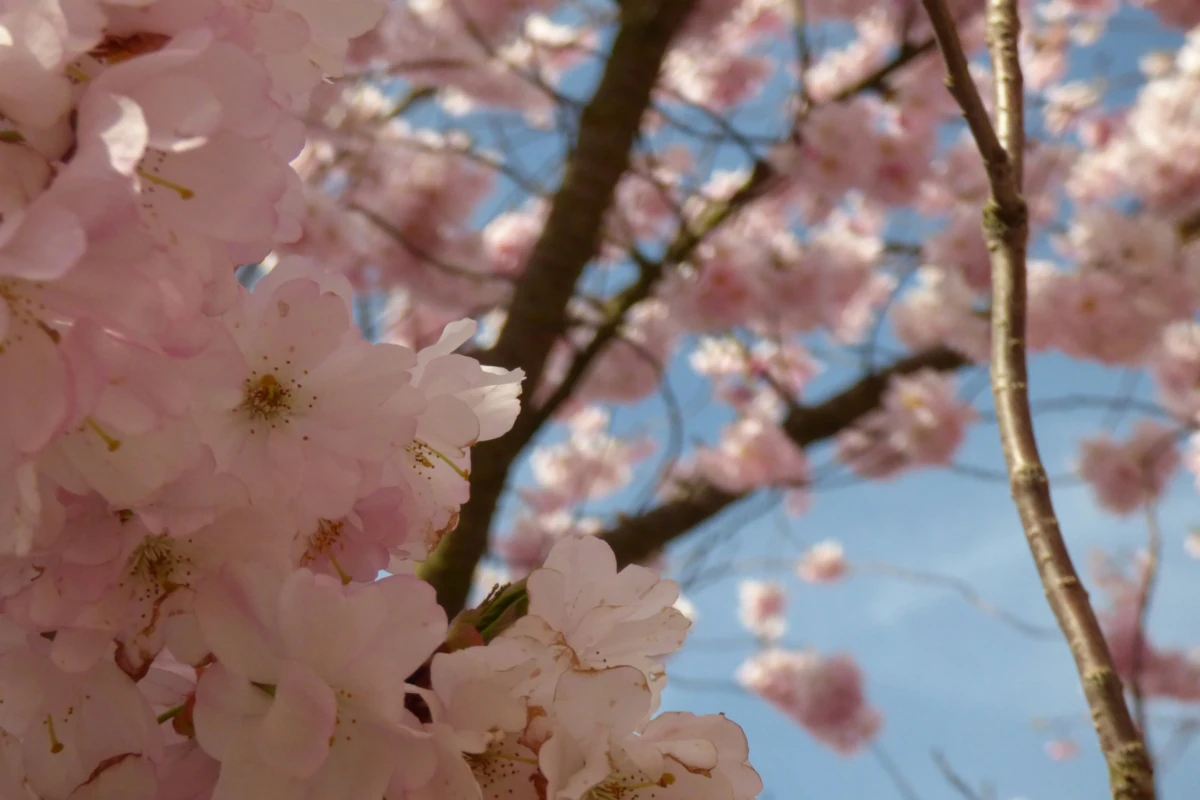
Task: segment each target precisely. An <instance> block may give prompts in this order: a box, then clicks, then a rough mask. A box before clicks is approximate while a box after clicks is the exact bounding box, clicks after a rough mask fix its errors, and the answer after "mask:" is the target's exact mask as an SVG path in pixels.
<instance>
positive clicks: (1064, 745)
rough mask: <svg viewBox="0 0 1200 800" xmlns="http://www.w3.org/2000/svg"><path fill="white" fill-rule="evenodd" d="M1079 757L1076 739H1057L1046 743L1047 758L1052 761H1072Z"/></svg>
mask: <svg viewBox="0 0 1200 800" xmlns="http://www.w3.org/2000/svg"><path fill="white" fill-rule="evenodd" d="M1077 755H1079V745H1078V744H1077V743H1076V741H1075V740H1074V739H1055V740H1054V741H1051V742H1046V756H1047V757H1049V759H1050V760H1051V761H1070V760H1071V759H1072V758H1074V757H1075V756H1077Z"/></svg>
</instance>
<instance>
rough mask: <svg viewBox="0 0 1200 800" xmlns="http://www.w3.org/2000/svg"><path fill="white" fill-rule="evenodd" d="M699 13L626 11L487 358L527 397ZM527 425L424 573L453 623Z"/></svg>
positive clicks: (485, 456)
mask: <svg viewBox="0 0 1200 800" xmlns="http://www.w3.org/2000/svg"><path fill="white" fill-rule="evenodd" d="M694 5H695V0H654V1H653V2H652V1H651V0H641V1H640V2H632V0H631V2H627V3H624V4H623V6H622V8H621V21H620V25H619V28H618V30H617V35H616V38H615V39H614V40H613V44H612V50H611V52H610V55H609V58H608V62H607V65H606V66H605V69H604V74H603V76H602V77H601V79H600V83H599V85H598V86H597V87H596V91H595V93H594V94H593V95H592V99H591V101H590V102H589V103H588V104H587V106H586V107H585V108H584V109H583V111H582V113H581V114H580V118H579V135H578V138H577V140H576V144H575V148H574V150H573V151H572V152H571V153H570V155H569V156H568V157H567V163H566V168H565V171H564V174H563V180H562V185H561V186H560V187H559V189H558V191H557V193H555V195H554V198H553V199H552V200H551V203H550V210H549V214H548V215H547V218H546V224H545V227H544V228H543V229H542V234H541V236H540V237H539V238H538V241H537V243H536V244H535V245H534V247H533V250H532V251H531V252H530V255H529V259H528V261H527V263H526V266H525V271H524V273H523V274H522V276H521V279H520V281H519V282H518V283H517V286H516V289H515V291H514V293H513V299H512V303H511V304H510V305H509V309H508V319H507V321H506V322H505V324H504V327H503V329H502V330H501V331H500V335H499V338H498V339H497V341H496V344H495V346H494V347H493V348H492V349H491V350H490V351H489V352H487V353H485V354H483V355H482V356H481V358H482V360H484V362H485V363H488V364H491V365H495V366H499V367H504V368H507V369H518V368H519V369H522V370H524V372H525V385H524V392H525V397H526V398H529V397H532V396H533V394H534V393H535V391H536V389H537V386H538V383H539V382H540V381H541V377H542V373H543V371H544V369H545V366H546V359H547V356H548V355H549V354H550V349H551V347H553V345H554V343H555V342H556V341H557V340H558V338H559V337H560V336H561V335H562V333H563V331H564V330H565V329H566V326H567V323H568V317H567V306H568V303H569V301H570V299H571V296H572V294H574V292H575V285H576V283H577V282H578V281H579V278H580V276H581V275H582V274H583V271H584V268H585V267H586V266H587V264H588V262H589V261H591V259H592V257H593V256H594V255H595V253H596V251H597V249H598V247H599V243H600V233H601V230H602V229H603V225H604V218H605V215H606V214H607V213H608V210H609V208H610V207H611V206H612V202H613V196H614V193H615V191H616V187H617V182H618V181H619V180H620V178H621V176H622V175H623V174H624V173H625V171H626V170H627V169H628V168H629V162H630V152H631V150H632V148H633V143H634V141H635V139H636V137H637V135H638V131H639V129H640V127H641V121H642V115H643V114H644V113H645V111H646V109H647V107H648V106H649V105H650V98H651V93H652V92H653V89H654V85H655V84H656V83H657V82H658V76H659V72H660V70H661V68H662V64H663V60H664V59H665V58H666V55H667V51H668V48H669V47H670V44H671V41H672V39H673V38H674V36H675V34H676V32H678V30H679V29H680V28H681V27H682V25H683V22H684V20H685V19H686V18H687V15H688V12H690V11H691V9H692V7H693V6H694ZM527 408H529V409H530V411H526V410H524V409H523V410H522V414H521V417H524V418H525V419H526V420H527V419H528V418H529V414H530V413H532V406H527ZM521 417H518V420H517V424H516V429H515V430H513V431H512V432H510V433H509V434H508V435H507V436H504V437H501V438H500V439H497V440H494V441H490V442H483V443H481V444H480V445H478V446H477V447H476V448H475V450H474V453H473V456H472V466H473V469H474V471H473V474H472V476H471V497H470V500H468V501H467V503H466V504H465V505H464V506H463V508H462V511H461V516H460V519H459V524H458V527H457V528H456V529H455V530H454V531H453V532H451V533H450V534H449V535H447V536H445V537H444V538H443V539H442V542H441V544H440V545H439V547H438V548H437V549H436V550H435V551H434V552H433V553H432V554H431V555H430V557H429V559H428V560H427V561H426V562H425V563H424V564H423V565H422V566H421V569H420V574H421V577H422V578H424V579H425V580H427V581H429V582H430V583H431V584H433V586H434V587H436V589H437V593H438V602H439V603H441V605H442V606H443V608H445V609H446V613H447V614H450V615H454V614H456V613H457V612H458V611H459V610H461V609H462V607H463V605H464V604H465V603H466V600H467V595H468V594H469V592H470V590H471V579H472V576H473V575H474V573H475V565H476V564H478V563H479V559H480V558H482V557H483V554H484V553H485V552H486V551H487V546H488V531H489V528H490V527H491V522H492V518H493V516H494V514H495V511H496V506H497V504H498V502H499V499H500V495H501V494H502V493H503V491H504V486H505V483H506V482H507V480H508V472H509V468H510V466H511V465H512V463H513V461H514V460H515V459H516V457H517V456H518V455H519V454H520V452H521V450H522V449H523V448H524V446H525V445H526V444H527V443H528V441H529V438H531V437H532V434H533V432H536V428H533V429H532V430H531V429H530V427H529V425H528V423H527V422H526V421H523V420H522V419H521Z"/></svg>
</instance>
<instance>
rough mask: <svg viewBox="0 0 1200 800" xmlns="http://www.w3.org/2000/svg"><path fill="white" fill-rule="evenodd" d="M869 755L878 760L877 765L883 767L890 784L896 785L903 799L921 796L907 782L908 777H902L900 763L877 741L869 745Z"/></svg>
mask: <svg viewBox="0 0 1200 800" xmlns="http://www.w3.org/2000/svg"><path fill="white" fill-rule="evenodd" d="M871 755H873V756H875V760H876V761H878V762H879V766H881V767H883V771H884V772H886V773H887V776H888V777H889V778H890V779H891V781H892V785H893V786H895V787H896V791H897V792H899V793H900V796H901V797H903V798H904V800H921V796H920V795H919V794H917V791H916V789H914V788H913V786H912V784H911V783H909V781H908V778H906V777H904V773H903V772H901V771H900V765H899V764H897V763H896V762H895V760H894V759H893V758H892V757H891V756H889V755H888V754H887V751H886V750H884V749H883V746H882V745H881V744H879V742H875V743H873V744H872V745H871Z"/></svg>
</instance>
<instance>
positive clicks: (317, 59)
mask: <svg viewBox="0 0 1200 800" xmlns="http://www.w3.org/2000/svg"><path fill="white" fill-rule="evenodd" d="M384 6H385V3H384V2H383V0H338V2H333V0H281V1H280V0H277V2H274V3H271V2H266V3H264V2H257V1H252V0H138V1H136V2H105V1H104V0H71V1H70V2H67V0H61V2H60V0H12V2H8V3H4V4H2V5H0V33H2V34H3V39H4V46H3V47H2V48H0V61H2V62H3V64H4V66H5V69H4V70H0V171H2V173H3V175H4V176H5V180H4V181H3V183H4V186H3V187H2V188H0V410H2V411H3V413H0V602H2V604H3V605H2V608H3V614H2V615H0V744H2V745H3V748H4V759H3V767H2V768H0V796H3V797H5V798H9V797H11V798H30V800H68V798H69V799H70V800H109V799H110V798H111V799H112V800H181V799H182V798H188V799H189V800H193V799H194V800H202V799H203V798H209V797H214V798H221V799H222V800H243V799H245V800H251V798H253V800H271V799H272V798H278V799H279V800H284V799H285V798H286V799H287V800H333V799H334V798H344V797H355V798H363V799H364V800H370V799H371V798H374V799H375V800H380V799H381V798H384V797H387V798H388V800H405V799H406V798H439V799H445V798H456V799H457V798H463V799H470V798H480V799H482V798H484V797H497V796H504V797H528V798H531V799H532V798H535V797H542V798H545V797H548V796H549V797H554V798H565V800H578V799H579V798H582V797H584V796H596V795H597V793H601V794H603V793H604V792H608V793H609V794H612V793H614V792H619V793H621V794H622V796H627V797H646V796H651V795H649V794H646V793H645V791H644V790H647V789H648V787H653V789H654V792H655V794H653V796H655V797H659V798H668V797H688V798H695V797H705V798H708V797H711V798H721V799H722V800H741V799H742V798H746V800H749V798H753V797H755V796H756V795H757V793H758V791H759V789H760V788H761V784H760V782H759V781H758V777H757V775H756V774H755V773H754V771H753V770H752V769H751V768H750V767H749V766H747V765H746V755H747V754H746V742H745V738H744V737H743V736H742V734H741V731H740V729H739V728H738V727H737V726H736V725H734V724H733V723H732V722H729V721H727V720H725V719H724V718H723V717H693V716H691V715H681V714H664V715H661V716H659V717H657V718H653V719H652V714H653V712H654V711H655V710H657V707H658V697H659V694H660V692H661V686H662V683H663V675H662V670H661V667H660V666H659V662H658V661H657V660H656V659H658V658H660V657H662V656H664V655H665V654H667V653H669V652H671V651H672V650H674V649H676V648H678V647H679V645H680V644H681V643H682V640H683V636H684V633H685V632H686V630H687V627H688V624H689V623H688V622H687V620H686V618H684V617H683V615H682V614H681V613H680V612H678V611H676V610H675V609H674V608H673V604H674V603H675V602H676V600H677V596H678V590H677V588H676V587H675V586H674V584H673V583H671V582H669V581H661V580H659V578H658V576H657V574H656V573H654V572H652V571H650V570H647V569H643V568H629V569H626V570H624V571H621V572H618V571H617V568H616V563H615V559H614V558H613V555H612V553H611V552H610V551H609V550H608V548H607V546H606V545H604V544H603V543H602V542H601V541H600V540H599V539H595V538H588V539H576V538H570V537H568V538H566V539H565V540H564V541H563V542H561V543H560V544H559V545H558V546H557V547H556V548H555V549H554V550H553V551H551V552H550V553H549V554H548V559H547V562H546V566H545V568H543V569H540V570H537V571H536V572H534V573H533V574H531V575H530V577H529V579H528V585H527V588H525V589H521V588H515V589H510V590H509V591H508V592H507V593H501V594H499V595H497V596H496V597H493V598H491V599H490V600H489V603H488V604H486V605H485V607H484V608H483V609H482V610H480V611H477V612H474V616H471V615H468V616H467V617H464V618H461V619H459V620H456V621H455V623H454V624H453V625H451V624H449V623H448V621H447V619H446V615H445V613H444V612H443V610H442V609H441V607H440V606H439V605H438V603H437V601H436V598H435V592H434V589H433V587H432V586H431V585H429V584H427V583H425V582H424V581H422V580H420V579H419V578H418V577H416V576H415V573H416V562H419V561H421V560H423V559H425V558H426V557H427V556H428V555H429V553H430V552H431V550H432V549H433V548H434V547H435V546H436V545H437V543H438V541H439V539H440V538H441V537H442V536H443V535H444V534H445V533H446V532H447V531H449V530H451V529H453V528H454V527H455V525H456V523H457V519H458V512H459V508H460V506H461V505H462V504H463V502H464V501H465V500H466V499H467V494H468V488H469V483H468V477H469V472H470V466H471V465H470V459H471V455H470V449H471V447H472V446H473V445H474V444H475V443H477V442H480V441H486V440H489V439H493V438H495V437H498V436H500V435H502V434H504V433H505V432H506V431H507V430H508V429H509V428H510V427H511V426H512V424H513V422H514V420H515V418H516V415H517V411H518V401H517V399H518V396H519V392H520V385H521V379H522V375H521V373H520V372H519V371H505V370H501V369H495V368H490V367H485V366H482V365H481V364H480V363H478V362H477V361H475V360H474V359H472V358H469V357H467V356H464V355H460V354H458V353H456V352H455V351H456V350H458V349H459V348H460V347H461V346H462V345H464V344H465V343H466V342H467V341H469V340H470V339H471V338H472V337H473V336H474V335H475V333H476V330H475V323H473V322H470V321H464V322H453V323H451V324H449V325H445V323H444V321H443V322H442V323H441V325H439V327H442V326H444V331H443V332H442V333H441V335H440V338H437V339H436V341H434V342H433V343H432V344H429V345H428V346H426V347H413V348H410V347H406V346H403V345H400V344H396V343H371V342H370V341H368V340H367V339H366V338H364V336H363V334H362V333H361V332H360V330H359V328H358V327H357V325H356V324H355V313H354V309H353V306H352V300H353V297H352V289H351V285H350V283H349V281H348V280H347V279H346V278H345V277H342V276H340V275H336V274H334V273H333V272H331V271H330V270H329V269H328V266H329V265H325V264H321V263H318V262H316V261H314V260H311V259H308V258H304V257H301V256H298V255H284V256H283V257H279V255H278V254H279V253H281V252H286V245H288V243H290V242H295V241H297V240H298V239H300V238H301V237H302V235H303V234H304V233H305V231H304V229H303V227H302V226H301V223H300V220H301V218H302V216H303V215H304V212H305V198H304V196H303V193H302V190H301V182H300V179H299V177H298V175H297V173H296V172H295V171H294V170H293V168H292V166H291V164H290V162H291V161H292V160H293V159H295V158H296V157H297V156H298V155H299V154H300V152H301V149H302V147H303V145H304V139H305V135H304V128H303V124H302V123H301V121H300V117H299V115H300V114H301V113H303V112H305V111H306V109H308V108H309V107H310V104H311V102H312V95H313V92H314V90H315V89H317V88H318V87H319V86H320V84H321V81H322V78H323V76H326V75H333V74H337V73H338V71H339V70H340V69H341V65H342V61H343V57H344V56H345V54H346V53H347V50H348V47H349V42H350V40H351V39H352V38H354V37H358V36H360V35H362V34H364V33H366V32H367V31H369V30H370V29H371V28H372V26H373V25H375V24H376V23H377V22H378V21H379V19H380V18H381V16H382V15H383V13H384V10H385V7H384ZM268 256H270V257H269V258H268ZM259 262H263V263H264V264H268V265H271V266H270V268H269V269H267V270H266V274H265V277H262V278H261V279H260V280H259V281H258V282H257V284H256V285H255V287H254V289H253V291H249V290H247V289H245V288H243V286H242V284H240V283H239V282H238V280H237V279H236V272H237V270H238V268H239V266H241V265H247V264H258V263H259ZM338 268H341V265H338ZM547 469H551V468H550V467H547ZM384 571H386V572H387V573H390V574H389V575H387V577H384V578H383V579H379V575H380V573H381V572H384ZM514 597H519V598H520V602H519V603H513V602H511V601H512V600H513V598H514ZM502 601H503V602H502ZM525 602H527V603H528V610H529V612H530V613H529V615H528V616H524V617H520V618H519V619H517V617H518V616H519V614H518V612H519V611H520V610H522V604H524V603H525ZM500 605H504V608H503V609H500V610H501V611H503V612H504V613H498V612H497V609H498V608H499V606H500ZM502 631H503V634H502V635H500V634H501V632H502ZM485 642H490V644H488V645H486V646H484V645H485ZM435 653H436V654H437V655H435ZM481 701H482V702H481ZM518 753H519V754H518ZM525 753H529V754H532V755H531V756H530V757H529V758H527V757H526V755H524V754H525ZM514 754H517V755H514ZM501 786H503V788H499V787H501ZM498 793H500V794H498Z"/></svg>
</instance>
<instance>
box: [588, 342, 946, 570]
mask: <svg viewBox="0 0 1200 800" xmlns="http://www.w3.org/2000/svg"><path fill="white" fill-rule="evenodd" d="M968 363H969V362H968V361H967V359H966V358H964V357H963V356H961V355H959V354H958V353H955V352H954V351H953V350H950V349H948V348H943V347H936V348H933V349H931V350H926V351H924V352H921V353H916V354H914V355H911V356H908V357H907V358H903V359H901V360H900V361H897V362H895V363H894V364H892V365H891V366H890V367H888V368H887V369H884V370H881V371H879V372H876V373H874V374H872V375H868V376H866V377H864V378H862V379H860V380H859V381H858V382H857V383H855V384H853V385H852V386H850V387H848V388H846V389H844V390H843V391H841V392H839V393H837V394H836V395H834V396H832V397H830V398H828V399H827V400H825V401H824V402H822V403H820V404H818V405H815V406H797V407H796V408H795V409H794V410H793V411H792V412H791V413H789V414H788V415H787V417H786V418H785V419H784V421H783V429H784V431H785V432H786V433H787V434H788V436H789V438H791V440H792V441H793V442H794V443H795V445H796V446H797V447H800V448H805V447H808V446H810V445H813V444H816V443H817V442H821V441H824V440H826V439H830V438H832V437H833V436H836V435H837V434H838V433H840V432H841V431H843V430H845V429H846V428H848V427H850V426H851V425H853V424H854V423H855V422H857V421H858V420H859V419H861V418H862V417H864V416H866V415H867V414H868V413H870V412H871V411H872V410H874V409H875V408H877V407H878V406H879V402H880V399H881V398H882V397H883V393H884V392H885V391H886V390H887V387H888V383H889V382H890V381H891V379H892V377H893V376H897V375H908V374H911V373H914V372H918V371H920V370H922V369H936V370H940V371H943V372H946V371H950V370H954V369H958V368H959V367H962V366H965V365H966V364H968ZM744 497H746V495H744V494H735V493H732V492H726V491H723V490H721V489H718V488H717V487H715V486H713V485H712V484H709V483H706V482H702V481H701V482H697V483H694V484H692V485H690V486H688V487H686V489H685V490H684V494H683V495H682V496H681V497H678V498H676V499H674V500H671V501H669V502H667V503H664V504H663V505H660V506H658V507H657V508H653V509H651V510H649V511H647V512H646V513H644V514H639V515H638V516H635V517H624V518H621V519H619V520H618V523H617V525H616V526H615V527H613V528H611V529H609V530H608V531H606V532H605V533H603V534H602V536H603V537H604V539H605V541H607V542H608V544H609V545H610V546H611V547H612V549H613V551H614V552H615V553H616V555H617V562H618V563H619V564H621V565H625V564H633V563H639V562H644V561H647V560H649V559H650V558H651V557H652V556H653V555H655V554H656V553H658V552H660V551H661V550H662V549H663V548H664V547H666V545H667V544H669V543H670V542H672V541H674V540H675V539H677V538H679V537H680V536H683V535H684V534H686V533H687V532H688V531H690V530H691V529H692V528H694V527H696V526H697V525H700V524H702V523H704V522H707V521H708V520H710V519H712V518H713V517H715V516H716V515H717V514H719V513H721V512H722V511H724V510H725V509H726V508H727V507H729V506H730V505H733V504H734V503H735V502H737V501H738V500H741V499H742V498H744Z"/></svg>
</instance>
